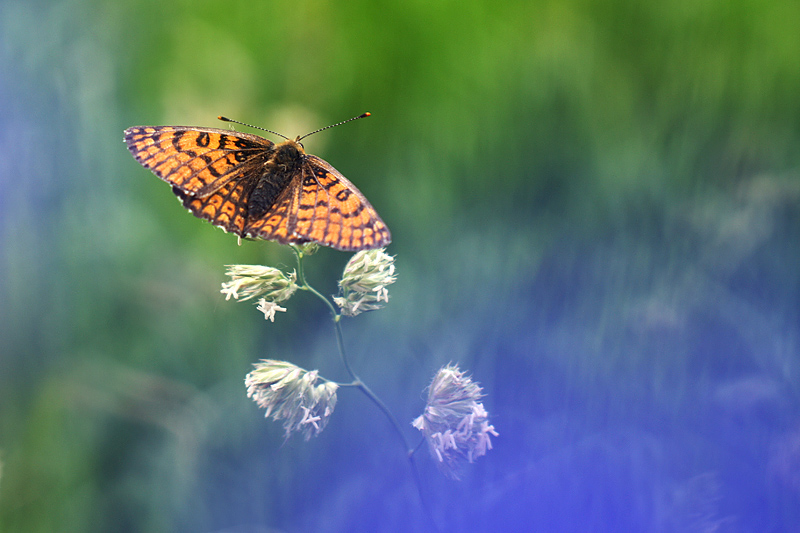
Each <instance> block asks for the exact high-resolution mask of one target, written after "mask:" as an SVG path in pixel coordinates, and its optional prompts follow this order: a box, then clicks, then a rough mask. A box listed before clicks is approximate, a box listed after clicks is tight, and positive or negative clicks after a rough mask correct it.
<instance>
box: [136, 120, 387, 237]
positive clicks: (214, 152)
mask: <svg viewBox="0 0 800 533" xmlns="http://www.w3.org/2000/svg"><path fill="white" fill-rule="evenodd" d="M125 142H126V143H127V144H128V149H129V150H130V151H131V153H132V154H133V156H134V157H135V158H136V160H137V161H139V163H141V164H142V165H143V166H145V167H146V168H148V169H150V170H152V171H153V172H154V173H155V174H156V175H157V176H158V177H160V178H161V179H162V180H164V181H166V182H167V183H169V184H171V185H172V186H173V187H172V189H173V192H174V193H175V195H176V196H178V198H180V199H181V201H182V202H183V205H184V206H185V207H186V208H187V209H189V211H191V212H192V213H193V214H194V215H195V216H197V217H199V218H203V219H206V220H208V221H210V222H211V223H212V224H214V225H216V226H219V227H221V228H223V229H225V230H226V231H230V232H233V233H235V234H237V235H239V236H242V237H251V238H261V239H267V240H274V241H277V242H279V243H281V244H300V243H304V242H308V241H314V242H317V243H319V244H321V245H323V246H330V247H332V248H336V249H339V250H347V251H355V250H365V249H370V248H380V247H383V246H386V245H388V244H389V242H390V241H391V235H390V234H389V229H388V228H387V227H386V224H384V222H383V221H382V220H381V218H380V217H379V216H378V213H377V212H376V211H375V209H374V208H373V207H372V206H371V205H370V203H369V202H368V201H367V199H366V198H365V197H364V195H363V194H361V192H359V190H358V189H356V187H355V186H354V185H353V184H352V183H350V182H349V181H348V180H347V179H346V178H345V177H344V176H342V175H341V174H340V173H339V172H338V171H337V170H336V169H334V168H333V167H332V166H331V165H329V164H328V163H327V162H325V161H323V160H322V159H320V158H318V157H316V156H313V155H306V154H305V153H304V152H303V148H302V145H300V144H299V143H297V142H295V141H291V140H287V141H286V142H284V143H281V144H280V145H275V144H274V143H273V142H271V141H269V140H267V139H264V138H262V137H259V136H257V135H249V134H246V133H238V132H233V131H228V130H219V129H213V128H192V127H185V126H138V127H133V128H129V129H127V130H125ZM287 154H291V155H290V156H287ZM254 191H255V192H254ZM265 191H269V192H268V193H267V198H268V199H267V200H265ZM251 195H252V196H251ZM251 199H252V201H251Z"/></svg>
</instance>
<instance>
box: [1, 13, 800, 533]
mask: <svg viewBox="0 0 800 533" xmlns="http://www.w3.org/2000/svg"><path fill="white" fill-rule="evenodd" d="M798 28H800V4H798V3H797V2H786V1H781V0H767V1H763V0H726V1H719V0H708V1H697V0H668V1H666V2H649V3H643V2H635V1H630V0H606V1H605V2H592V1H585V0H534V1H508V2H489V1H480V0H479V1H473V0H459V1H448V0H436V1H433V2H429V1H425V2H419V1H412V2H381V1H371V0H354V1H347V2H323V1H296V2H272V1H264V2H244V1H238V0H237V1H232V2H204V1H199V2H198V1H195V2H188V1H185V0H181V1H176V2H161V1H155V0H145V1H137V2H111V1H101V0H66V1H61V2H46V1H37V0H32V1H25V2H22V1H14V0H5V1H3V2H2V3H0V71H1V72H2V76H0V462H1V463H2V470H1V471H0V530H2V531H9V532H18V531H19V532H22V531H25V532H52V531H137V532H138V531H148V532H149V531H153V532H156V531H187V532H188V531H192V532H194V531H230V532H250V531H260V532H263V531H291V532H293V531H323V532H326V531H330V532H340V531H415V530H417V531H423V530H429V529H430V528H431V526H430V523H429V522H428V520H427V519H426V517H425V515H424V513H423V511H422V507H421V505H420V503H419V500H418V498H417V495H416V489H415V487H414V484H413V481H412V477H411V474H410V472H409V466H408V462H407V461H406V459H405V457H404V455H403V450H402V448H401V447H400V446H399V445H398V442H397V439H396V438H395V437H396V436H395V435H394V434H393V433H392V429H391V427H390V426H389V424H388V423H387V422H386V420H385V418H384V417H383V416H382V414H381V413H380V412H379V411H378V410H377V409H376V408H375V406H374V405H372V404H371V403H369V402H368V400H367V399H366V398H365V397H364V396H363V395H361V394H359V393H358V392H357V391H353V390H343V391H341V392H340V394H339V403H338V405H337V408H336V412H335V414H334V416H333V418H332V421H331V422H330V424H329V426H328V427H327V428H326V430H325V431H324V432H323V433H322V434H321V435H320V436H319V437H318V438H315V439H313V440H311V441H309V442H304V441H303V440H302V439H301V438H298V437H295V438H292V439H290V440H289V441H287V442H284V440H283V434H282V428H281V427H280V425H279V424H276V423H274V422H272V421H269V420H265V419H264V418H263V412H262V411H259V410H258V408H257V407H256V405H255V404H253V402H251V401H250V400H248V399H247V398H246V396H245V389H244V386H243V378H244V375H245V374H246V373H247V372H248V371H249V370H250V368H251V365H252V363H254V362H255V361H256V360H258V359H259V358H275V359H287V360H290V361H292V362H294V363H296V364H298V365H300V366H303V367H305V368H309V369H319V370H320V371H321V373H322V374H323V375H325V376H328V377H329V378H331V379H338V380H345V379H346V374H345V373H344V371H343V369H342V368H341V365H340V363H339V360H338V356H337V354H336V348H335V337H334V334H333V329H332V326H331V323H330V317H329V315H328V313H327V311H326V309H325V308H323V307H322V306H321V305H320V304H319V302H318V301H315V300H314V299H313V297H311V296H310V295H308V294H298V295H297V296H295V297H294V298H293V299H292V300H291V301H290V302H288V305H287V307H288V311H287V312H286V313H282V314H280V316H278V317H277V318H276V320H275V322H274V323H270V322H266V321H265V320H264V319H263V316H261V315H260V313H258V312H257V311H256V309H255V307H254V306H252V305H250V304H248V303H235V302H232V301H230V302H226V301H225V300H224V297H223V295H221V294H220V293H219V289H220V283H221V282H222V281H224V280H225V278H224V265H227V264H233V263H259V264H267V265H272V266H281V267H286V268H292V267H293V257H292V255H291V253H290V251H289V250H287V249H286V248H284V247H281V246H279V245H277V244H274V243H258V242H244V243H243V244H242V245H241V246H239V245H238V244H237V242H236V238H235V237H234V236H231V235H226V234H224V233H223V232H222V231H221V230H219V229H216V228H214V227H212V226H211V225H210V224H208V223H206V222H203V221H199V220H197V219H195V218H194V217H192V216H190V215H189V214H188V213H186V212H185V210H184V209H183V208H181V207H180V205H179V204H178V202H177V201H176V200H175V198H174V196H173V195H172V193H171V192H170V189H169V187H168V186H167V185H166V184H164V183H162V182H161V181H160V180H158V179H157V178H156V177H155V176H153V175H152V174H151V173H150V172H148V171H147V170H145V169H143V168H141V167H140V166H139V165H138V164H137V163H136V162H135V161H134V160H133V159H132V158H131V156H130V155H129V154H128V152H127V150H126V149H125V146H124V144H123V142H122V131H123V129H124V128H126V127H129V126H133V125H148V124H149V125H153V124H181V125H198V126H212V127H216V126H218V124H219V123H218V122H217V121H216V119H215V117H216V116H217V115H220V114H224V115H227V116H230V117H233V118H237V119H239V120H243V121H245V122H249V123H252V124H258V125H262V126H264V127H267V128H270V129H274V130H277V131H280V132H282V133H284V134H286V135H289V136H294V135H297V134H303V133H307V132H308V131H311V130H313V129H316V128H318V127H321V126H325V125H328V124H331V123H333V122H338V121H340V120H344V119H346V118H349V117H351V116H355V115H357V114H360V113H362V112H364V111H370V112H372V114H373V117H372V118H370V119H368V120H361V121H358V122H355V123H352V124H348V125H346V126H342V127H339V128H335V129H332V130H329V131H326V132H325V133H321V134H319V135H315V136H313V137H311V138H309V139H307V140H306V141H305V145H306V148H307V149H308V150H309V152H311V153H315V154H317V155H319V156H321V157H323V158H325V159H326V160H328V161H330V162H331V163H332V164H333V165H334V166H336V167H337V168H338V169H339V170H341V171H342V173H343V174H345V175H346V176H347V177H348V178H349V179H350V180H351V181H353V182H354V183H356V184H357V186H358V187H359V188H360V189H361V190H362V191H363V192H364V193H365V194H366V196H367V197H368V198H369V199H370V201H371V202H372V204H373V205H374V206H375V207H376V208H377V209H378V211H379V212H380V213H381V215H382V217H383V218H384V219H385V221H386V222H387V223H388V225H389V226H390V228H391V230H392V233H393V237H394V242H393V243H392V245H391V246H390V248H389V252H390V253H392V254H395V255H396V256H397V260H396V263H397V271H398V275H399V280H398V282H397V283H396V284H395V285H394V286H392V287H391V290H390V294H391V301H390V304H389V305H388V307H386V308H385V309H384V310H382V311H379V312H374V313H369V314H366V315H362V316H359V317H357V318H355V319H348V320H346V321H345V322H344V336H345V342H346V344H347V347H348V350H349V353H350V357H351V362H352V365H353V367H354V368H355V369H356V371H357V372H358V373H359V374H360V375H361V377H362V378H363V379H364V380H365V381H366V382H367V383H369V384H370V386H371V387H372V388H373V390H375V391H376V392H377V393H378V394H379V395H380V396H381V397H382V398H383V399H384V401H385V402H386V403H387V404H388V405H389V406H390V408H391V409H392V410H393V412H394V413H395V415H396V416H397V418H398V419H399V420H401V421H402V422H403V423H404V424H405V423H406V422H407V423H408V425H407V427H405V429H406V430H407V433H408V438H409V439H411V440H414V441H416V439H418V435H415V433H417V432H416V430H414V429H413V428H412V427H411V426H410V422H411V420H412V419H413V418H414V417H416V416H417V415H418V414H420V413H421V411H422V409H423V407H424V389H425V387H426V386H427V384H428V383H429V381H430V379H431V378H432V376H433V374H434V373H435V371H436V370H437V369H438V368H439V367H441V366H442V365H444V364H446V363H448V362H456V363H458V364H459V365H460V366H461V368H462V369H465V370H467V371H468V372H469V373H471V375H472V376H473V378H474V379H475V380H476V381H478V382H480V383H481V384H482V385H483V387H484V392H485V393H486V397H485V402H484V405H485V406H486V408H487V409H488V411H489V413H490V415H491V420H492V422H493V424H494V425H495V427H496V428H497V430H498V431H499V433H500V436H499V437H498V438H496V439H494V445H495V449H494V450H492V451H491V452H490V453H489V454H488V455H487V456H485V457H482V458H480V459H479V460H478V461H477V462H476V463H475V464H473V465H471V466H470V467H469V468H468V469H467V470H466V471H465V475H464V479H463V480H461V481H460V482H454V481H450V480H448V479H445V478H444V477H443V476H442V475H441V473H439V472H438V470H437V469H436V467H435V464H434V463H433V461H432V460H431V459H430V457H429V456H428V454H427V450H426V449H425V448H422V449H421V450H420V452H421V453H420V454H419V455H418V458H417V464H418V466H419V471H420V478H421V480H422V486H423V493H424V496H425V498H426V501H427V502H428V505H429V507H430V509H431V513H432V515H433V516H434V519H435V521H436V522H437V523H438V525H439V527H440V528H441V529H442V530H444V531H490V530H495V531H650V532H673V531H676V532H689V531H692V532H711V531H715V532H751V531H752V532H755V531H759V532H785V531H796V530H800V397H799V395H800V272H799V271H798V265H799V264H800V207H798V205H800V204H799V202H800V98H799V97H798V95H800V39H799V38H798ZM220 127H225V126H220ZM239 129H240V130H243V129H244V128H239ZM347 259H348V254H344V253H341V252H336V251H332V250H322V251H320V252H319V253H318V254H317V255H315V256H313V257H311V258H310V259H309V260H308V262H307V265H306V266H307V270H308V277H309V279H310V281H311V282H312V283H313V284H315V285H316V286H317V287H318V288H319V289H320V290H321V291H322V292H324V293H326V294H332V293H334V292H335V291H336V285H335V283H336V280H337V278H338V276H339V274H340V272H341V268H342V267H343V265H344V263H345V262H346V260H347Z"/></svg>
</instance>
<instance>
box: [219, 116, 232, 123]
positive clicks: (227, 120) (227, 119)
mask: <svg viewBox="0 0 800 533" xmlns="http://www.w3.org/2000/svg"><path fill="white" fill-rule="evenodd" d="M217 120H221V121H223V122H230V121H231V119H229V118H228V117H223V116H222V115H220V116H218V117H217Z"/></svg>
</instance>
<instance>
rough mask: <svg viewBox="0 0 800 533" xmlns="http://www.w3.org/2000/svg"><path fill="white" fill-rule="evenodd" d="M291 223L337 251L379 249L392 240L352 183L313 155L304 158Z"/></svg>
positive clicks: (301, 232) (379, 219) (300, 231)
mask: <svg viewBox="0 0 800 533" xmlns="http://www.w3.org/2000/svg"><path fill="white" fill-rule="evenodd" d="M292 223H293V225H292V229H293V231H294V233H295V234H297V235H300V236H302V237H304V238H306V239H308V240H311V241H315V242H318V243H320V244H322V245H323V246H332V247H334V248H338V249H340V250H362V249H369V248H380V247H382V246H386V245H387V244H389V242H390V241H391V235H390V234H389V230H388V228H387V227H386V224H384V222H383V220H381V218H380V216H378V213H377V212H376V211H375V209H374V208H373V207H372V205H370V203H369V201H368V200H367V199H366V198H365V197H364V195H363V194H361V192H360V191H359V190H358V189H356V187H355V185H353V184H352V183H350V182H349V181H348V180H347V178H345V177H344V176H342V175H341V174H340V173H339V172H338V171H337V170H336V169H335V168H333V167H332V166H331V165H329V164H328V163H327V162H326V161H324V160H322V159H320V158H318V157H316V156H313V155H307V156H305V158H304V162H303V181H302V188H301V194H300V202H299V205H298V209H297V212H296V214H295V213H293V214H292V216H291V218H290V224H292Z"/></svg>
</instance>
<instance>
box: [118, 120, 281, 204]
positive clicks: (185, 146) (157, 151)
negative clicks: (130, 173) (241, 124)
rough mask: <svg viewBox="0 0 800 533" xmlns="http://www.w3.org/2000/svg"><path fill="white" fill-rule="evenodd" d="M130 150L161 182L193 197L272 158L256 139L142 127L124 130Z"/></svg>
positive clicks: (267, 146)
mask: <svg viewBox="0 0 800 533" xmlns="http://www.w3.org/2000/svg"><path fill="white" fill-rule="evenodd" d="M125 142H126V143H127V144H128V150H130V151H131V153H132V154H133V156H134V157H135V158H136V160H137V161H139V163H141V164H142V165H143V166H145V167H147V168H149V169H150V170H152V171H153V172H154V173H155V174H156V175H157V176H158V177H159V178H161V179H162V180H164V181H166V182H168V183H170V184H171V185H173V186H175V187H178V188H179V189H180V190H182V191H183V192H185V193H187V194H191V195H193V196H199V197H203V196H207V195H209V194H211V193H212V192H214V191H215V190H217V189H219V188H220V187H222V186H223V185H224V184H225V183H226V182H227V181H229V180H231V179H233V178H235V177H237V175H238V174H239V173H240V172H241V171H242V170H245V169H246V168H247V166H248V165H247V163H248V162H250V161H252V160H253V159H254V158H260V157H263V156H265V155H266V154H269V152H270V151H271V150H272V149H273V147H274V143H273V142H272V141H269V140H267V139H264V138H262V137H259V136H257V135H247V134H244V133H235V132H229V131H226V130H218V129H213V128H191V127H183V126H139V127H134V128H129V129H127V130H125Z"/></svg>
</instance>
